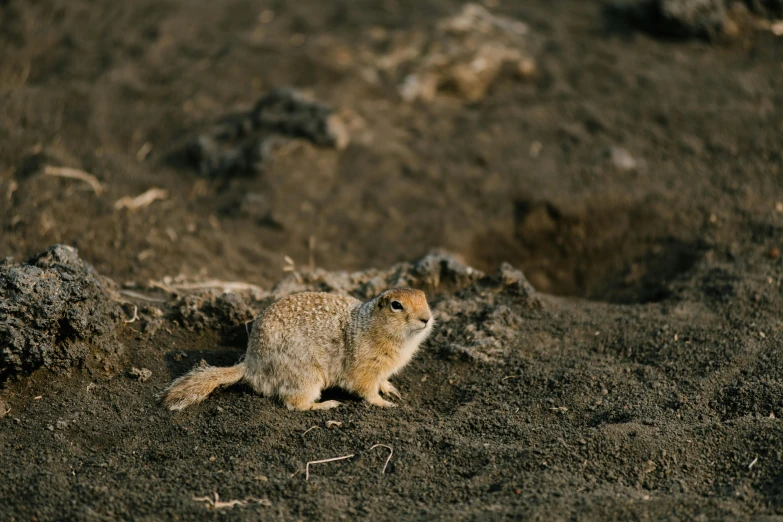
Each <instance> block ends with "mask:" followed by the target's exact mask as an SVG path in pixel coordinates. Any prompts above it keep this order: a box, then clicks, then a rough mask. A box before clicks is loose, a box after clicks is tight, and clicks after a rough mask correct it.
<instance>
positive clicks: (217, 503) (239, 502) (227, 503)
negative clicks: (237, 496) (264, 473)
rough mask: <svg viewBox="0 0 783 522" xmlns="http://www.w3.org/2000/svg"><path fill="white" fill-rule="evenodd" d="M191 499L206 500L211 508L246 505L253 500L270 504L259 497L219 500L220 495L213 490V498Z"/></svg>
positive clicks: (266, 504)
mask: <svg viewBox="0 0 783 522" xmlns="http://www.w3.org/2000/svg"><path fill="white" fill-rule="evenodd" d="M193 500H195V501H196V502H206V504H207V506H208V507H210V508H212V509H223V508H233V507H235V506H246V505H247V504H249V503H250V502H255V503H257V504H261V505H263V506H267V507H268V506H271V505H272V503H271V502H269V501H268V500H267V499H265V498H264V499H261V498H254V497H247V498H246V499H245V500H228V501H223V500H220V495H218V492H217V491H215V498H214V499H212V498H209V497H193Z"/></svg>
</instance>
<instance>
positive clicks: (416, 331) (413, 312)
mask: <svg viewBox="0 0 783 522" xmlns="http://www.w3.org/2000/svg"><path fill="white" fill-rule="evenodd" d="M375 306H376V308H377V313H378V316H377V317H379V318H382V321H381V322H382V324H383V325H384V329H385V330H386V331H387V333H388V334H389V335H390V336H392V337H396V338H399V339H400V340H403V341H407V340H409V339H413V338H420V340H424V338H425V337H426V336H427V335H428V334H429V333H430V331H431V330H432V325H433V323H434V319H433V318H432V312H431V311H430V307H429V305H428V304H427V296H425V295H424V292H422V291H421V290H413V289H412V288H394V289H392V290H387V291H385V292H384V293H382V294H381V295H379V296H378V300H377V302H376V304H375Z"/></svg>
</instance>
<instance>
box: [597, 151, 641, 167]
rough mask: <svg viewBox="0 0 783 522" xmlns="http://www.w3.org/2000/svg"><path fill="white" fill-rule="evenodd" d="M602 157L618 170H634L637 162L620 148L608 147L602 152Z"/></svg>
mask: <svg viewBox="0 0 783 522" xmlns="http://www.w3.org/2000/svg"><path fill="white" fill-rule="evenodd" d="M604 155H605V156H606V157H608V158H609V160H610V161H611V162H612V165H614V166H615V167H616V168H617V169H619V170H636V167H637V166H638V162H637V161H636V159H635V158H634V157H633V156H632V155H631V153H630V152H628V151H627V150H625V149H624V148H622V147H609V148H608V149H606V151H605V152H604Z"/></svg>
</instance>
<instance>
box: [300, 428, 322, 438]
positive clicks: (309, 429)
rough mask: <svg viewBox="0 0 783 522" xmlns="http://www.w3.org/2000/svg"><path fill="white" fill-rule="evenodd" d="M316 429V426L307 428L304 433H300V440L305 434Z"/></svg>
mask: <svg viewBox="0 0 783 522" xmlns="http://www.w3.org/2000/svg"><path fill="white" fill-rule="evenodd" d="M316 428H319V427H318V426H310V427H309V428H307V429H306V430H305V432H304V433H302V438H304V436H305V435H307V432H309V431H311V430H314V429H316ZM319 429H320V428H319Z"/></svg>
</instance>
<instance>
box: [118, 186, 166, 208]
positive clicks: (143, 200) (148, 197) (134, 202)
mask: <svg viewBox="0 0 783 522" xmlns="http://www.w3.org/2000/svg"><path fill="white" fill-rule="evenodd" d="M168 197H169V191H168V190H164V189H159V188H157V187H156V188H151V189H149V190H148V191H147V192H144V193H143V194H139V195H138V196H136V197H135V198H131V197H129V196H124V197H122V198H120V199H118V200H117V201H116V202H115V203H114V208H115V209H117V210H119V209H121V208H127V209H130V210H137V209H140V208H142V207H146V206H147V205H149V204H150V203H152V202H153V201H156V200H159V199H167V198H168Z"/></svg>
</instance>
